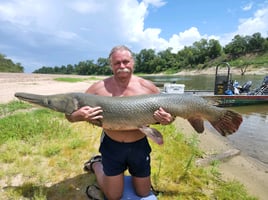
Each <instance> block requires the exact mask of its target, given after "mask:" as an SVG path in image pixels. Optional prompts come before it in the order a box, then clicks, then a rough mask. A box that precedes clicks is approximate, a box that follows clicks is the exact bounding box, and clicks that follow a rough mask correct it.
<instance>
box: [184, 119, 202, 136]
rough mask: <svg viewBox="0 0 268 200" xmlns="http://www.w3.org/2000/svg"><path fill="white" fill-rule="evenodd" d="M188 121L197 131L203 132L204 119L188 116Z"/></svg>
mask: <svg viewBox="0 0 268 200" xmlns="http://www.w3.org/2000/svg"><path fill="white" fill-rule="evenodd" d="M188 121H189V123H190V124H191V125H192V127H193V128H194V130H195V131H196V132H197V133H203V132H204V130H205V129H204V121H203V120H202V119H201V118H189V119H188Z"/></svg>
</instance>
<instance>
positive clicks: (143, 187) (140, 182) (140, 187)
mask: <svg viewBox="0 0 268 200" xmlns="http://www.w3.org/2000/svg"><path fill="white" fill-rule="evenodd" d="M132 182H133V185H134V188H135V192H136V194H137V195H138V196H142V197H146V196H148V195H149V194H150V191H151V178H150V176H148V177H135V176H132Z"/></svg>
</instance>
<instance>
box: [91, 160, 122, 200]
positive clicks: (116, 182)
mask: <svg viewBox="0 0 268 200" xmlns="http://www.w3.org/2000/svg"><path fill="white" fill-rule="evenodd" d="M92 168H93V170H94V172H95V175H96V178H97V182H98V184H99V186H100V188H101V190H102V191H103V193H104V194H105V196H106V198H107V199H109V200H119V199H120V198H121V197H122V195H123V190H124V174H123V173H122V174H119V175H116V176H106V175H105V174H104V172H103V167H102V163H101V162H95V163H93V164H92Z"/></svg>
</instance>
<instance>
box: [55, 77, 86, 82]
mask: <svg viewBox="0 0 268 200" xmlns="http://www.w3.org/2000/svg"><path fill="white" fill-rule="evenodd" d="M54 80H55V81H62V82H69V83H76V82H82V81H84V80H85V79H82V78H72V77H59V78H54Z"/></svg>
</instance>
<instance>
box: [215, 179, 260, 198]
mask: <svg viewBox="0 0 268 200" xmlns="http://www.w3.org/2000/svg"><path fill="white" fill-rule="evenodd" d="M238 191H239V192H238ZM213 195H214V196H215V197H216V198H215V199H225V200H233V199H241V200H257V198H255V197H251V196H248V195H247V191H246V190H245V187H244V186H243V185H242V184H241V183H239V182H237V181H229V182H221V183H220V184H219V188H216V189H215V191H214V194H213Z"/></svg>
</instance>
